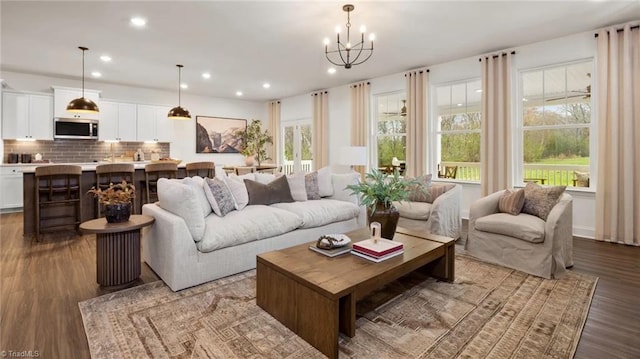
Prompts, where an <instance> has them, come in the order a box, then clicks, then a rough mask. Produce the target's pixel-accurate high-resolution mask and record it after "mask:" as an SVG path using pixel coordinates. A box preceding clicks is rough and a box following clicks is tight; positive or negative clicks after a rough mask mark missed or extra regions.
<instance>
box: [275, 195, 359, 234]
mask: <svg viewBox="0 0 640 359" xmlns="http://www.w3.org/2000/svg"><path fill="white" fill-rule="evenodd" d="M271 207H276V208H280V209H283V210H286V211H289V212H291V213H293V214H295V215H297V216H298V217H300V219H301V220H302V225H301V228H313V227H320V226H324V225H325V224H329V223H333V222H340V221H346V220H349V219H352V218H356V217H358V214H359V213H360V208H359V207H358V206H357V205H355V204H353V203H350V202H345V201H338V200H335V199H321V200H316V201H306V202H292V203H275V204H272V205H271Z"/></svg>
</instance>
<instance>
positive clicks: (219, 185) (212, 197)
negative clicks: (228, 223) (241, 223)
mask: <svg viewBox="0 0 640 359" xmlns="http://www.w3.org/2000/svg"><path fill="white" fill-rule="evenodd" d="M204 181H205V185H204V193H205V194H206V196H207V199H208V200H209V204H211V209H213V212H214V213H215V214H217V215H218V216H220V217H224V216H226V215H227V213H229V212H231V211H233V210H235V209H236V207H235V204H234V202H233V196H232V195H231V191H229V187H227V185H226V184H225V183H224V182H223V181H222V180H220V179H219V178H217V177H215V178H213V179H211V178H205V179H204Z"/></svg>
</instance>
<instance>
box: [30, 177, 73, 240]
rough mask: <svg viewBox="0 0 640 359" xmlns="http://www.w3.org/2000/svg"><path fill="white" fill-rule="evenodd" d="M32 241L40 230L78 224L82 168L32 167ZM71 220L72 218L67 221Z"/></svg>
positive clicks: (38, 238)
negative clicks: (33, 188) (33, 229)
mask: <svg viewBox="0 0 640 359" xmlns="http://www.w3.org/2000/svg"><path fill="white" fill-rule="evenodd" d="M35 177H36V186H35V199H36V205H35V207H36V208H35V210H36V213H35V222H36V223H35V227H36V241H40V233H41V231H42V230H43V229H50V228H61V227H69V226H74V227H75V230H76V231H78V226H79V225H80V223H81V222H82V194H81V193H80V192H81V191H82V167H80V166H73V165H54V166H39V167H36V173H35ZM69 220H72V221H69Z"/></svg>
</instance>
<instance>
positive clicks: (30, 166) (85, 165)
mask: <svg viewBox="0 0 640 359" xmlns="http://www.w3.org/2000/svg"><path fill="white" fill-rule="evenodd" d="M153 162H157V161H135V162H118V161H116V162H109V161H100V162H68V163H62V162H60V163H46V162H43V163H2V164H0V167H20V169H21V172H23V173H34V172H35V171H36V167H39V166H55V165H74V166H80V167H82V170H83V171H95V170H96V166H99V165H106V164H111V163H131V164H133V167H134V168H135V169H144V166H146V165H147V164H149V163H153ZM184 167H185V164H184V163H180V164H178V168H184Z"/></svg>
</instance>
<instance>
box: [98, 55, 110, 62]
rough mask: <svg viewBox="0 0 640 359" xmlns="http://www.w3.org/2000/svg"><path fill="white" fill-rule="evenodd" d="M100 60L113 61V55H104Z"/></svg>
mask: <svg viewBox="0 0 640 359" xmlns="http://www.w3.org/2000/svg"><path fill="white" fill-rule="evenodd" d="M100 60H102V61H104V62H109V61H111V56H109V55H102V56H100Z"/></svg>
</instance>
